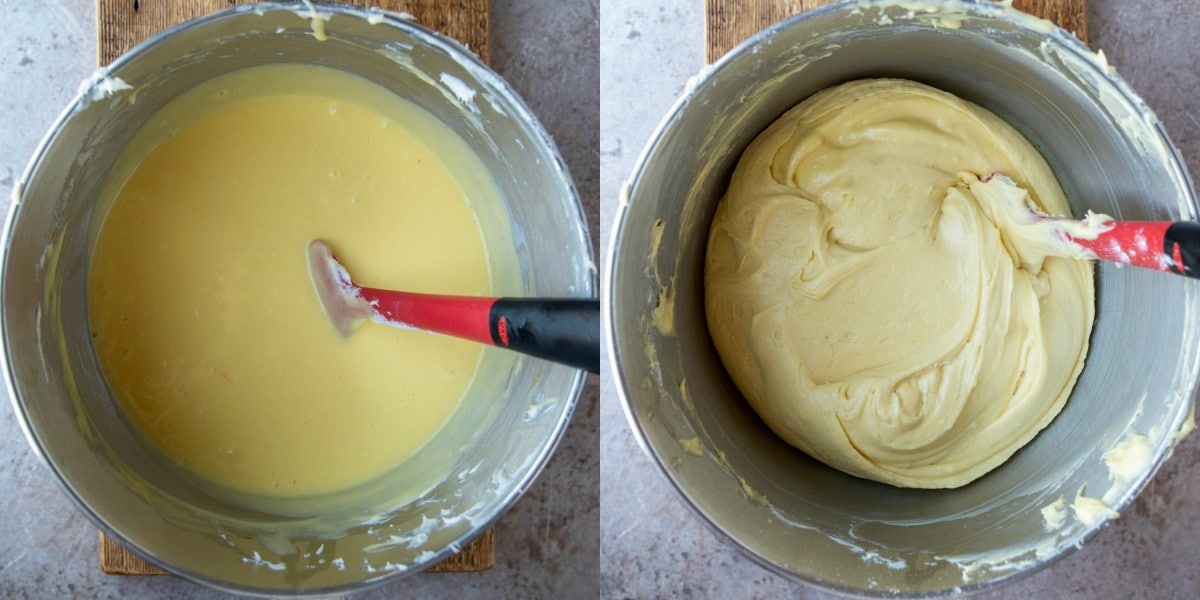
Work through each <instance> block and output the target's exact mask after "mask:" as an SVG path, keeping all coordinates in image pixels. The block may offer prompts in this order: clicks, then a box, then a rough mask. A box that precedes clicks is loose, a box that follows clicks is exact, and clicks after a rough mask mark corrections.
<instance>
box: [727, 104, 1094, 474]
mask: <svg viewBox="0 0 1200 600" xmlns="http://www.w3.org/2000/svg"><path fill="white" fill-rule="evenodd" d="M996 172H999V173H1003V174H1005V175H1007V176H1008V177H1009V178H1011V181H1010V180H1009V179H1007V178H993V179H988V178H987V176H988V175H990V174H992V173H996ZM984 180H987V181H984ZM1017 188H1021V189H1020V190H1018V189H1017ZM1022 190H1023V191H1022ZM1024 191H1027V192H1028V193H1029V196H1030V197H1031V198H1032V200H1033V202H1035V203H1036V204H1038V205H1039V208H1041V209H1043V210H1045V211H1046V212H1049V213H1053V214H1059V215H1061V214H1068V213H1069V207H1068V205H1067V201H1066V198H1065V197H1064V195H1063V192H1062V190H1061V188H1060V187H1059V185H1058V182H1057V181H1056V179H1055V177H1054V174H1053V173H1052V172H1051V170H1050V167H1049V166H1048V165H1047V164H1046V161H1045V160H1044V159H1043V158H1042V157H1041V155H1040V154H1038V152H1037V150H1035V149H1034V147H1033V146H1032V145H1031V144H1030V143H1029V142H1028V141H1027V140H1026V139H1025V138H1024V137H1022V136H1021V134H1020V133H1018V132H1017V131H1016V130H1015V129H1013V128H1012V127H1011V126H1009V125H1008V124H1007V123H1005V122H1003V121H1001V120H1000V119H999V118H997V117H996V116H995V115H993V114H992V113H990V112H988V111H986V110H984V109H982V108H980V107H978V106H975V105H973V104H970V103H968V102H965V101H963V100H961V99H959V98H956V97H954V96H952V95H950V94H947V93H945V92H941V91H939V90H935V89H933V88H930V87H928V86H924V85H921V84H917V83H913V82H908V81H900V80H864V81H857V82H851V83H848V84H844V85H841V86H838V87H836V88H832V89H829V90H826V91H824V92H821V93H819V94H816V95H815V96H813V97H811V98H809V99H808V100H805V101H804V102H802V103H801V104H800V105H798V106H797V107H795V108H794V109H792V110H790V111H788V112H787V113H786V114H784V115H783V116H782V117H781V118H780V119H779V120H778V121H776V122H775V123H774V124H773V125H771V126H770V127H769V128H768V129H767V130H766V131H765V132H763V133H762V134H761V135H760V136H759V137H758V138H757V139H756V140H755V141H754V142H753V143H752V144H751V145H750V147H749V148H748V149H747V150H746V152H745V154H744V155H743V156H742V159H741V161H740V163H739V164H738V166H737V169H736V170H735V172H734V174H733V178H732V181H731V183H730V187H729V191H728V192H727V194H726V195H725V197H724V198H723V199H722V200H721V203H720V205H719V207H718V209H717V212H716V215H715V217H714V220H713V224H712V228H711V232H710V237H709V245H708V257H707V264H706V271H705V293H706V298H705V300H706V307H707V317H708V325H709V329H710V331H711V333H712V337H713V341H714V343H715V344H716V347H717V350H718V351H719V353H720V356H721V359H722V361H723V363H724V364H725V367H726V368H727V369H728V371H729V372H730V375H731V376H732V377H733V380H734V381H735V382H736V383H737V385H738V388H739V389H740V390H741V391H742V393H743V394H744V395H745V396H746V398H747V400H748V401H749V402H750V403H751V404H752V405H753V407H754V409H755V410H756V411H757V412H758V414H759V415H760V416H762V418H763V420H764V421H766V423H767V424H768V425H770V427H771V428H772V429H773V430H774V431H775V432H776V433H778V434H779V435H780V436H781V437H783V438H784V439H785V440H787V441H788V442H789V443H791V444H792V445H794V446H796V447H798V448H800V449H802V450H804V451H805V452H807V453H808V454H810V455H812V456H813V457H815V458H817V459H819V460H821V461H824V462H825V463H827V464H829V465H831V466H833V467H836V468H838V469H841V470H843V471H846V472H848V473H851V474H854V475H858V476H860V477H866V478H870V479H874V480H877V481H881V482H885V483H890V484H894V485H899V486H906V487H925V488H941V487H957V486H961V485H964V484H966V483H968V482H970V481H972V480H974V479H976V478H978V477H980V476H982V475H983V474H985V473H987V472H988V471H990V470H991V469H993V468H995V467H997V466H999V465H1000V464H1001V463H1003V462H1004V461H1005V460H1007V459H1008V458H1009V457H1010V456H1012V454H1013V453H1014V452H1016V451H1017V450H1018V449H1020V448H1021V447H1022V446H1024V445H1025V444H1026V443H1028V442H1029V441H1030V440H1031V439H1033V437H1034V436H1035V435H1036V434H1037V433H1038V431H1040V430H1041V429H1042V428H1044V427H1046V425H1048V424H1049V423H1050V421H1051V420H1052V419H1053V418H1054V417H1055V415H1057V414H1058V412H1059V411H1060V410H1061V408H1062V407H1063V405H1064V404H1065V403H1066V401H1067V397H1068V396H1069V395H1070V392H1071V389H1072V387H1073V386H1074V384H1075V380H1076V378H1077V377H1078V375H1079V372H1080V370H1081V369H1082V367H1083V361H1084V357H1085V355H1086V353H1087V346H1088V336H1089V334H1090V332H1091V328H1092V319H1093V315H1094V311H1095V307H1094V303H1093V294H1094V292H1093V282H1092V266H1091V264H1090V263H1089V262H1087V261H1083V260H1075V259H1071V258H1059V257H1056V256H1054V254H1055V253H1056V252H1057V250H1056V249H1055V248H1054V246H1053V244H1049V245H1039V243H1038V240H1036V239H1033V238H1031V237H1029V235H1030V234H1036V232H1037V231H1038V229H1037V228H1036V227H1034V228H1032V229H1031V228H1028V227H1025V226H1023V225H1021V223H1019V222H1018V221H1019V220H1018V221H1014V220H1012V219H1006V218H1005V215H1004V213H1003V210H1002V209H1003V207H1004V206H1005V203H1011V202H1013V201H1014V199H1015V200H1020V199H1021V198H1024ZM1018 192H1019V193H1018Z"/></svg>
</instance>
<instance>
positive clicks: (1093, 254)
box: [980, 173, 1200, 279]
mask: <svg viewBox="0 0 1200 600" xmlns="http://www.w3.org/2000/svg"><path fill="white" fill-rule="evenodd" d="M993 179H998V180H999V181H1000V183H1001V184H1003V185H1005V186H1006V187H1009V188H1012V189H1014V190H1019V189H1020V188H1019V187H1017V184H1015V183H1014V182H1013V180H1012V179H1010V178H1009V177H1007V176H1005V175H1004V174H1002V173H992V174H990V175H988V176H987V177H984V178H982V179H980V181H981V182H982V183H985V184H986V183H990V182H991V181H992V180H993ZM1022 191H1023V192H1024V190H1022ZM1021 199H1022V200H1023V202H1024V205H1025V209H1026V210H1028V213H1029V218H1031V219H1032V221H1033V222H1034V223H1037V224H1039V225H1047V224H1049V225H1051V227H1050V228H1049V231H1050V232H1052V234H1053V235H1054V236H1055V237H1057V238H1059V239H1060V240H1062V241H1065V242H1067V243H1068V244H1069V246H1068V248H1070V247H1072V246H1073V247H1074V248H1077V249H1079V250H1082V252H1081V253H1068V252H1069V251H1068V252H1063V255H1064V256H1068V257H1070V258H1090V259H1098V260H1103V261H1108V262H1114V263H1119V264H1125V265H1133V266H1135V267H1144V268H1147V269H1154V270H1155V271H1165V272H1167V273H1175V274H1178V275H1186V276H1188V277H1194V278H1198V279H1200V223H1197V222H1194V221H1117V220H1113V219H1111V218H1109V217H1108V216H1107V215H1096V214H1091V213H1089V215H1088V218H1087V219H1085V220H1083V221H1076V220H1074V219H1071V218H1068V217H1054V216H1050V215H1047V214H1046V213H1044V212H1042V211H1041V210H1040V209H1039V208H1038V207H1037V205H1035V204H1034V203H1033V201H1032V199H1030V197H1029V195H1028V192H1025V193H1024V194H1023V196H1022V198H1021ZM1072 232H1075V234H1073V233H1072ZM1072 254H1074V255H1072ZM1080 254H1081V255H1080Z"/></svg>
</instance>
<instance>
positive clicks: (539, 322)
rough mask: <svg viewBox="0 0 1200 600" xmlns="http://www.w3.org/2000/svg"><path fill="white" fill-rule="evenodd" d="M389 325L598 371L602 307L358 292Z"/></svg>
mask: <svg viewBox="0 0 1200 600" xmlns="http://www.w3.org/2000/svg"><path fill="white" fill-rule="evenodd" d="M359 294H360V295H361V296H362V298H363V299H364V300H366V301H367V302H369V303H370V304H371V305H372V308H373V309H374V310H375V313H376V314H378V315H379V316H381V317H383V318H384V319H385V320H387V321H389V322H391V323H393V324H398V325H402V326H407V327H412V328H415V329H422V330H425V331H433V332H437V333H443V334H446V335H452V336H455V337H460V338H465V339H468V340H473V341H476V342H481V343H484V344H491V345H493V346H500V347H503V348H509V349H511V350H516V351H518V352H522V353H525V354H529V355H531V356H536V357H538V358H543V359H546V360H550V361H553V362H557V363H560V364H565V365H569V366H572V367H575V368H578V369H584V370H587V371H591V372H592V373H599V372H600V302H599V301H598V300H590V299H577V298H536V299H525V298H477V297H471V296H443V295H436V294H416V293H412V292H397V291H391V290H380V289H375V288H367V287H364V288H359Z"/></svg>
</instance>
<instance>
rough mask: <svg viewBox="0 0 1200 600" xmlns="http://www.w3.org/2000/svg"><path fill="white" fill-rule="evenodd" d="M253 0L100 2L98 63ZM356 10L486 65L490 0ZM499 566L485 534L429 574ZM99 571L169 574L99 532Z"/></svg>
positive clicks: (407, 1) (416, 0)
mask: <svg viewBox="0 0 1200 600" xmlns="http://www.w3.org/2000/svg"><path fill="white" fill-rule="evenodd" d="M249 3H250V0H97V2H96V48H97V49H98V52H97V54H98V62H99V64H100V65H107V64H108V63H110V62H112V61H113V60H114V59H116V58H117V57H118V56H120V55H121V54H123V53H124V52H126V51H127V50H129V49H130V48H132V47H134V46H135V45H137V44H138V43H139V42H141V41H142V40H145V39H146V38H149V37H150V36H152V35H154V34H156V33H158V32H159V31H162V30H163V29H166V28H168V27H171V26H174V25H176V24H179V23H182V22H184V21H186V20H188V19H192V18H195V17H198V16H201V15H204V14H207V13H210V12H213V11H216V10H220V9H223V8H229V7H231V6H236V5H238V4H249ZM346 3H347V4H353V5H357V6H378V7H380V8H382V9H384V10H390V11H395V12H406V13H408V14H410V15H412V16H413V19H414V20H415V21H416V22H417V23H420V24H421V25H424V26H426V27H429V28H430V29H436V30H437V31H439V32H441V33H444V34H446V35H448V36H450V37H453V38H455V39H457V40H458V41H460V42H462V43H464V44H466V46H467V48H470V49H471V51H473V52H475V54H477V55H478V56H479V57H480V58H481V59H482V60H483V61H484V62H485V63H486V62H488V60H489V58H490V52H489V48H488V40H489V30H488V7H489V2H488V0H348V1H347V2H346ZM495 564H496V535H495V531H494V530H493V528H489V529H488V530H487V531H484V532H483V534H481V535H480V536H479V537H477V538H475V540H474V541H472V542H471V543H470V544H467V545H466V546H465V547H464V548H463V549H462V551H461V552H459V553H458V554H455V555H453V556H450V557H449V558H447V559H446V560H444V561H442V562H441V563H439V564H437V565H435V566H433V567H431V568H430V569H428V570H427V572H433V573H456V572H466V571H486V570H487V569H490V568H492V566H493V565H495ZM100 569H101V570H102V571H103V572H105V573H108V574H110V575H166V573H164V572H163V571H161V570H159V569H158V568H156V567H154V566H153V565H151V564H150V563H148V562H146V561H144V560H142V559H141V558H140V557H138V556H137V555H135V554H133V553H132V552H130V551H128V550H126V549H125V548H124V547H123V546H121V545H120V544H118V543H116V542H115V541H113V540H111V539H109V538H108V536H106V535H104V533H103V532H101V533H100Z"/></svg>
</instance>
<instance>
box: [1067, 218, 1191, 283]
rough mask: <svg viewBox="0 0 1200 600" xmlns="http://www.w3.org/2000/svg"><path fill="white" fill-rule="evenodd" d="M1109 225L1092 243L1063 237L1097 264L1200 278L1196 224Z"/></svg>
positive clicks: (1141, 223)
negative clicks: (1102, 262) (1089, 255)
mask: <svg viewBox="0 0 1200 600" xmlns="http://www.w3.org/2000/svg"><path fill="white" fill-rule="evenodd" d="M1045 218H1048V219H1055V220H1060V219H1059V218H1058V217H1045ZM1061 220H1064V221H1065V220H1066V219H1061ZM1109 225H1111V226H1112V227H1111V228H1110V229H1108V230H1107V231H1104V232H1103V233H1101V234H1100V235H1098V236H1096V238H1095V239H1083V238H1076V237H1072V236H1070V235H1066V234H1064V236H1063V237H1064V238H1065V239H1066V240H1067V241H1069V242H1072V243H1074V244H1075V245H1077V246H1079V247H1080V248H1083V249H1084V250H1086V251H1088V252H1090V253H1091V254H1092V255H1094V257H1095V258H1098V259H1100V260H1105V261H1109V262H1115V263H1120V264H1126V265H1133V266H1135V267H1145V268H1147V269H1154V270H1156V271H1165V272H1167V273H1175V274H1177V275H1186V276H1188V277H1194V278H1200V223H1197V222H1194V221H1110V222H1109Z"/></svg>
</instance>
